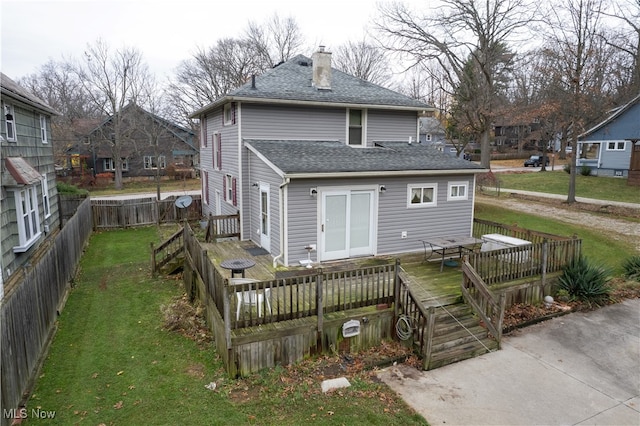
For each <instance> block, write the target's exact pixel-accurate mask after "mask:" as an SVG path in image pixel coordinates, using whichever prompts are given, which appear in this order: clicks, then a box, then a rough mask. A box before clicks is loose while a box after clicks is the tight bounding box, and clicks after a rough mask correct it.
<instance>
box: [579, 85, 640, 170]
mask: <svg viewBox="0 0 640 426" xmlns="http://www.w3.org/2000/svg"><path fill="white" fill-rule="evenodd" d="M639 141H640V95H638V96H636V97H635V98H633V99H632V100H631V101H630V102H628V103H627V104H625V105H623V106H621V107H619V108H617V109H615V110H614V111H613V112H612V114H611V115H610V116H609V117H608V118H607V119H605V120H604V121H602V122H601V123H598V124H597V125H595V126H594V127H592V128H591V129H589V130H587V131H586V132H585V133H583V134H581V135H580V136H578V153H580V155H579V156H578V157H577V158H576V165H577V166H578V167H582V166H587V167H590V168H591V173H592V174H593V175H597V176H618V177H628V176H629V170H630V168H631V154H632V152H633V150H634V149H637V148H636V144H638V142H639Z"/></svg>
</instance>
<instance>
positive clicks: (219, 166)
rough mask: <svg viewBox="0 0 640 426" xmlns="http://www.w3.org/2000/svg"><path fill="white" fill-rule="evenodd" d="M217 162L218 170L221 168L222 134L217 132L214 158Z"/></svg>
mask: <svg viewBox="0 0 640 426" xmlns="http://www.w3.org/2000/svg"><path fill="white" fill-rule="evenodd" d="M216 161H217V162H218V164H217V166H218V169H219V170H222V135H221V134H218V158H216Z"/></svg>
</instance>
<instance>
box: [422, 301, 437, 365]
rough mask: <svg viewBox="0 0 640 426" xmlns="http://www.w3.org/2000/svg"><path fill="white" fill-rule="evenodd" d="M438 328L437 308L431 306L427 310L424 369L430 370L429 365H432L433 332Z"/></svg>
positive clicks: (424, 336) (423, 354)
mask: <svg viewBox="0 0 640 426" xmlns="http://www.w3.org/2000/svg"><path fill="white" fill-rule="evenodd" d="M435 328H436V308H435V306H429V308H428V309H427V324H426V330H424V334H423V337H422V338H423V339H424V346H423V347H424V352H423V353H422V356H423V361H422V369H423V370H425V371H426V370H428V369H429V364H431V352H432V346H433V331H434V330H435Z"/></svg>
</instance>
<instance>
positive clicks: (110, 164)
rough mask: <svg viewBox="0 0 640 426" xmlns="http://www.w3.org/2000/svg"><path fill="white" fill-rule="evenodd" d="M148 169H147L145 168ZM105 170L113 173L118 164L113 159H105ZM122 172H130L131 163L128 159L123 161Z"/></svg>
mask: <svg viewBox="0 0 640 426" xmlns="http://www.w3.org/2000/svg"><path fill="white" fill-rule="evenodd" d="M146 164H147V163H146V159H145V165H146ZM145 168H147V167H145ZM103 170H104V171H109V172H113V171H115V170H116V162H115V160H114V159H113V158H105V159H104V163H103ZM122 170H129V162H128V161H127V159H126V158H123V159H122Z"/></svg>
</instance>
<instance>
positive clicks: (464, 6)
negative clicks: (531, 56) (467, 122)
mask: <svg viewBox="0 0 640 426" xmlns="http://www.w3.org/2000/svg"><path fill="white" fill-rule="evenodd" d="M380 13H381V18H380V19H379V20H378V22H376V23H375V27H376V29H377V30H378V31H379V32H380V34H381V35H382V37H383V38H384V39H385V41H384V45H385V47H386V48H387V49H390V50H392V51H394V52H399V53H402V54H405V55H406V56H408V57H409V58H411V59H412V60H413V61H414V62H415V63H420V62H423V61H425V60H433V61H436V62H438V63H439V64H440V65H441V66H442V69H443V70H444V71H445V72H446V73H447V74H446V78H447V80H448V82H449V84H450V85H451V86H452V87H458V86H460V85H461V84H468V83H473V84H475V85H476V86H475V87H472V86H468V87H466V88H465V89H464V90H469V89H472V88H473V91H474V94H473V98H474V99H476V100H477V101H478V102H479V104H478V105H477V107H478V109H477V111H476V113H475V115H476V117H474V119H473V120H474V123H473V126H474V127H475V128H476V130H477V132H478V134H479V135H480V141H481V148H482V153H481V164H482V165H483V166H484V167H487V168H488V167H490V162H491V156H490V134H491V126H492V121H493V117H494V106H495V97H496V93H495V91H496V86H495V83H496V79H497V78H498V76H499V74H500V73H501V72H504V71H506V70H507V68H506V67H504V59H505V58H504V56H503V54H504V53H505V52H507V51H508V48H507V46H508V42H509V41H510V39H511V38H512V37H514V36H515V35H516V33H517V32H518V30H520V29H521V28H523V27H525V26H527V25H529V24H530V22H531V20H532V18H533V16H534V10H533V8H532V6H531V4H530V3H529V2H528V0H485V1H480V0H445V1H443V6H442V7H441V8H439V9H438V10H437V11H433V12H432V14H431V15H422V16H420V15H419V14H417V13H414V12H413V11H410V10H409V9H408V8H407V7H406V6H404V5H402V4H399V3H394V4H391V5H387V6H381V7H380ZM471 72H472V73H471ZM472 75H473V79H471V78H470V77H471V76H472ZM465 81H466V83H465ZM459 106H460V107H462V106H463V105H459Z"/></svg>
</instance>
